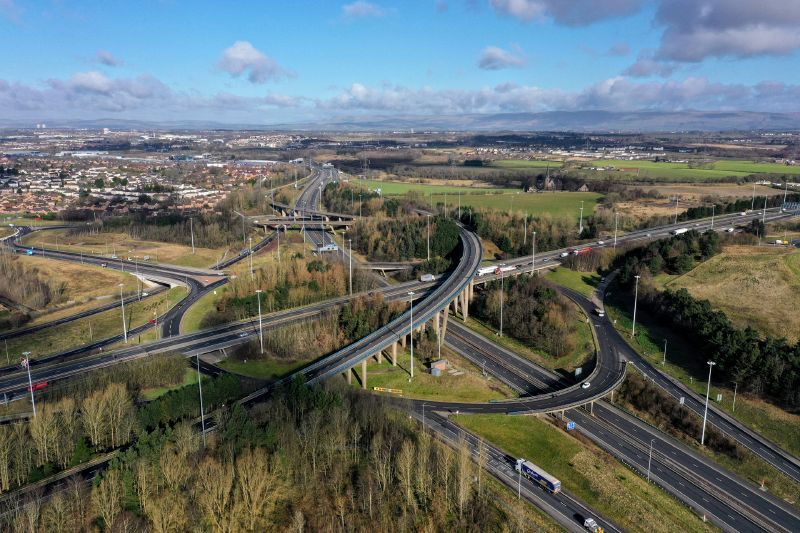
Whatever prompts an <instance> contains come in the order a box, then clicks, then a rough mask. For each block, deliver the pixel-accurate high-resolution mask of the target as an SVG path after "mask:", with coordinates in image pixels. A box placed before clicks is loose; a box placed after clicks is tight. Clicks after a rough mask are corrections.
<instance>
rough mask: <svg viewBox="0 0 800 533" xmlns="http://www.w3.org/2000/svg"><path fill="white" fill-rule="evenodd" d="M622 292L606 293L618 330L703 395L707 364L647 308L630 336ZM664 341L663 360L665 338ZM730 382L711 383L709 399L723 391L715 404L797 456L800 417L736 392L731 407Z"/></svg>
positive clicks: (661, 367) (651, 359) (642, 352)
mask: <svg viewBox="0 0 800 533" xmlns="http://www.w3.org/2000/svg"><path fill="white" fill-rule="evenodd" d="M620 295H621V292H620V289H619V287H618V286H617V285H613V286H612V287H611V288H610V289H609V291H608V292H607V293H606V306H605V308H606V312H607V313H608V317H609V319H610V320H611V321H612V322H613V323H614V325H615V327H616V328H617V330H619V331H620V333H622V334H623V337H624V338H625V339H626V340H627V341H628V343H629V344H630V345H631V347H633V349H634V350H636V351H637V352H638V353H639V354H640V355H641V356H642V357H644V358H645V359H647V360H648V361H649V362H650V363H651V364H653V365H657V367H658V369H659V370H660V371H662V372H664V373H665V374H667V375H669V376H671V377H673V378H675V379H677V380H679V381H681V382H682V383H683V384H684V385H686V386H688V387H689V388H691V389H692V390H693V391H694V392H696V393H697V394H700V395H701V396H705V394H706V379H707V373H708V366H707V365H706V364H705V359H704V358H703V357H702V354H698V353H697V352H696V350H695V349H694V347H692V346H691V345H690V344H689V343H687V342H686V340H685V339H684V338H683V337H681V336H680V335H676V334H674V333H673V332H672V331H671V330H670V329H669V328H667V327H664V326H662V325H660V324H659V323H658V321H657V320H655V319H654V318H653V317H652V316H651V315H650V314H649V313H648V312H647V310H646V309H643V308H642V307H639V309H638V310H637V314H636V338H635V339H633V340H631V339H630V332H631V326H632V320H631V314H632V302H630V303H629V302H625V301H624V300H622V299H621V298H620ZM665 340H666V341H667V355H666V363H662V361H663V360H664V341H665ZM733 392H734V387H733V383H723V384H719V383H717V384H715V383H712V384H711V393H710V396H711V398H714V399H715V398H716V396H717V394H722V401H721V402H714V405H715V406H716V407H717V408H719V409H721V410H723V411H725V412H726V413H728V414H729V415H731V416H732V417H734V418H735V419H737V420H739V421H740V422H741V423H743V424H744V425H745V426H747V427H749V428H751V429H753V430H754V431H756V432H758V433H760V434H762V435H764V436H765V437H766V438H768V439H770V440H771V441H773V442H775V443H777V444H778V445H779V446H781V447H782V448H783V449H785V450H786V451H788V452H790V453H792V454H794V455H800V416H798V415H796V414H793V413H789V412H787V411H785V410H784V409H781V408H780V407H778V406H776V405H773V404H771V403H768V402H765V401H764V400H761V399H758V398H755V397H752V396H750V395H748V394H737V396H736V410H735V411H734V409H733Z"/></svg>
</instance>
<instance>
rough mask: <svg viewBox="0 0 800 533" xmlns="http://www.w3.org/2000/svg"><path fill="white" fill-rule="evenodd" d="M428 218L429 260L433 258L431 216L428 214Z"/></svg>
mask: <svg viewBox="0 0 800 533" xmlns="http://www.w3.org/2000/svg"><path fill="white" fill-rule="evenodd" d="M426 219H427V221H428V261H430V260H431V216H430V215H427V216H426Z"/></svg>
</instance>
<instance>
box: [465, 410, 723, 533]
mask: <svg viewBox="0 0 800 533" xmlns="http://www.w3.org/2000/svg"><path fill="white" fill-rule="evenodd" d="M454 420H455V421H456V423H458V424H459V425H461V426H463V427H465V428H467V429H468V430H470V431H472V432H473V433H475V434H477V435H479V436H481V437H483V438H485V439H486V440H488V441H491V442H492V443H494V444H496V445H498V446H500V447H501V448H502V449H503V450H504V451H506V452H507V453H509V454H511V455H512V456H514V457H523V458H525V459H527V460H529V461H531V462H533V463H535V464H537V465H538V466H540V467H542V468H543V469H545V470H546V471H547V472H549V473H550V474H552V475H553V476H555V477H557V478H558V479H560V480H561V485H562V487H563V488H564V489H566V490H568V491H570V492H572V493H573V494H575V495H576V496H578V497H579V498H581V499H583V500H584V501H585V502H586V503H587V504H589V505H590V506H592V507H593V508H595V509H597V510H598V511H599V512H600V513H602V514H603V515H605V516H607V517H609V518H610V519H612V520H614V521H615V522H616V523H617V524H618V525H619V526H621V527H622V528H623V529H624V530H626V531H641V532H647V533H651V532H658V531H664V532H671V531H713V529H714V528H713V527H712V526H710V525H709V524H705V523H703V522H702V520H701V519H700V518H699V517H697V516H696V515H694V514H693V513H692V512H691V511H690V510H689V509H688V508H686V507H685V506H684V505H683V504H681V503H679V502H678V501H677V500H675V499H673V498H672V497H671V496H669V495H668V494H666V493H665V492H664V491H662V490H661V489H659V488H658V487H656V486H655V485H652V484H650V483H647V481H645V480H644V479H643V478H642V477H640V476H638V475H636V474H635V473H633V472H631V471H630V470H628V469H627V468H626V467H624V466H623V465H622V464H621V463H619V462H618V461H616V460H614V459H613V458H612V457H611V456H609V455H608V454H606V453H605V452H603V451H601V450H600V449H598V448H597V447H595V446H594V445H590V444H583V443H581V441H579V440H577V439H576V438H574V437H572V436H571V435H569V434H567V433H564V432H563V431H561V430H560V429H558V428H556V427H554V426H553V425H552V424H549V423H547V422H545V421H543V420H541V419H539V418H537V417H530V416H525V417H522V416H508V415H460V416H456V417H454Z"/></svg>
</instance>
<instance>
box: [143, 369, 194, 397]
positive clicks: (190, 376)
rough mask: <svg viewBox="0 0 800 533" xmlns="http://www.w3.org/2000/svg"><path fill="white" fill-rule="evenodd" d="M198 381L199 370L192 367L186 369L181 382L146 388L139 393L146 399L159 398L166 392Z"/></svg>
mask: <svg viewBox="0 0 800 533" xmlns="http://www.w3.org/2000/svg"><path fill="white" fill-rule="evenodd" d="M195 383H197V372H195V371H194V370H192V369H191V368H187V369H186V371H185V372H184V373H183V380H181V382H180V383H177V384H175V385H173V386H171V387H157V388H154V389H144V390H142V391H141V392H140V393H139V397H140V398H141V399H142V400H144V401H146V402H149V401H152V400H155V399H156V398H158V397H159V396H164V395H165V394H166V393H168V392H170V391H173V390H177V389H180V388H183V387H186V386H188V385H194V384H195Z"/></svg>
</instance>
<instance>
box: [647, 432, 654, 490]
mask: <svg viewBox="0 0 800 533" xmlns="http://www.w3.org/2000/svg"><path fill="white" fill-rule="evenodd" d="M655 440H656V439H650V456H649V457H648V458H647V482H648V483H650V463H652V462H653V442H655Z"/></svg>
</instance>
